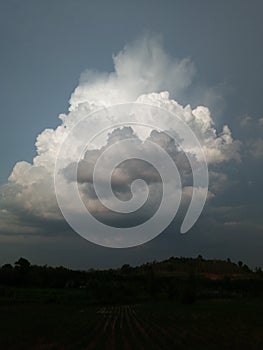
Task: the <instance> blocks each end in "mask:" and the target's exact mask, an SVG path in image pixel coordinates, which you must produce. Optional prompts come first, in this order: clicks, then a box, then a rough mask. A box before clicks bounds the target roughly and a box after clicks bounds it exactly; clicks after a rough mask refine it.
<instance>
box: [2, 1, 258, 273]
mask: <svg viewBox="0 0 263 350" xmlns="http://www.w3.org/2000/svg"><path fill="white" fill-rule="evenodd" d="M262 10H263V5H262V2H261V1H257V0H253V1H244V0H238V1H235V0H230V1H206V0H200V1H193V0H192V1H190V0H188V1H187V0H186V1H168V0H167V1H163V2H162V3H160V2H157V1H112V2H109V1H67V0H64V1H58V0H55V1H49V0H48V1H29V0H28V1H27V0H25V1H23V2H21V1H12V0H10V1H5V0H2V1H1V2H0V26H1V30H0V42H1V58H0V59H1V65H0V70H1V80H0V86H1V97H2V99H1V107H2V111H1V129H0V159H1V167H0V184H1V188H0V264H3V263H6V262H13V261H15V260H16V259H17V258H19V257H20V256H25V257H27V258H28V259H29V260H30V261H31V262H32V263H36V264H46V263H47V264H50V265H65V266H68V267H72V268H89V267H99V268H102V267H114V266H121V265H122V264H124V263H130V264H138V263H142V262H145V261H151V260H154V259H156V260H160V259H164V258H168V257H170V256H197V255H198V254H202V255H203V256H204V257H207V258H228V257H229V258H231V259H232V260H233V261H238V260H242V261H244V262H245V263H247V264H248V265H249V266H261V267H262V266H263V257H262V250H263V220H262V184H263V183H262V181H263V180H262V176H261V173H262V165H263V162H262V160H263V114H262V106H261V100H262V97H261V91H262V81H263V68H262V61H263V45H262V35H263V25H262ZM134 101H137V102H139V103H144V104H151V105H153V106H155V108H164V109H169V111H170V112H172V113H174V114H176V115H178V116H179V118H181V119H182V120H183V121H184V122H186V124H187V125H189V126H190V127H191V129H193V131H194V133H195V134H196V135H197V136H198V138H199V141H200V144H201V146H202V148H203V149H204V151H205V155H206V158H207V163H208V169H209V189H208V196H207V198H208V199H207V202H206V205H205V208H204V210H203V213H202V215H201V216H200V218H199V219H198V220H197V222H196V223H195V225H194V226H193V227H192V228H191V230H190V231H189V232H187V233H186V234H185V235H181V234H180V232H179V228H180V226H181V223H182V221H183V216H184V215H183V213H184V212H186V210H187V206H188V205H189V191H190V192H191V191H193V189H194V188H195V186H194V185H192V183H191V181H192V180H191V178H190V177H189V173H188V172H189V162H190V163H191V159H192V158H193V157H194V156H195V157H197V159H198V161H197V162H196V163H195V165H194V166H195V167H196V168H195V169H198V168H199V167H200V158H198V154H199V153H197V152H196V149H195V148H194V147H193V145H192V144H190V143H186V144H185V148H186V149H187V152H186V156H185V154H183V153H185V152H183V151H182V150H181V149H179V148H178V147H176V145H175V144H174V143H173V142H171V140H170V139H169V135H167V133H162V132H160V131H159V130H157V129H154V130H152V133H150V134H145V133H144V132H142V130H140V129H138V130H137V129H136V128H135V127H134V128H132V127H131V126H126V127H124V128H112V129H111V130H110V131H109V133H108V135H105V139H104V140H103V141H101V140H98V142H97V143H96V147H95V150H86V151H85V152H84V153H83V159H82V161H81V166H80V167H79V169H78V170H79V171H78V179H77V181H76V184H77V185H78V187H79V189H80V192H81V194H82V195H83V198H84V202H85V205H86V206H87V208H89V209H90V210H91V212H92V213H93V215H94V216H95V217H97V218H99V219H100V220H102V221H103V222H105V223H108V224H110V225H113V226H114V225H116V226H118V227H121V228H126V226H129V225H133V227H136V226H134V225H135V224H136V223H140V222H143V220H146V219H148V218H149V217H150V216H151V215H152V214H153V212H154V211H155V210H156V203H157V202H158V200H159V199H158V198H159V197H158V196H160V193H161V187H160V186H159V185H160V179H159V178H158V176H157V175H156V172H155V170H154V169H152V168H151V166H149V165H145V164H142V163H140V162H138V163H135V164H133V163H130V164H129V163H128V162H127V164H123V165H122V166H121V167H119V168H118V172H117V173H116V174H115V178H114V181H115V182H114V186H115V187H114V186H113V190H115V192H116V193H117V194H118V196H119V199H123V200H127V199H129V198H130V194H131V193H130V187H129V186H128V185H129V184H130V182H131V181H133V180H134V179H136V178H138V177H139V178H140V175H141V174H142V173H143V174H144V175H145V174H146V182H147V184H148V185H149V200H148V202H147V203H146V205H145V207H144V208H143V211H142V212H141V213H137V212H136V213H135V214H132V213H129V214H127V215H128V216H125V215H126V214H125V215H124V214H113V213H112V212H111V211H105V210H102V209H101V205H100V204H99V203H98V198H97V196H96V195H94V183H93V182H92V181H91V180H90V177H89V176H88V175H87V173H86V170H85V166H86V167H88V169H90V167H91V168H93V167H94V162H95V161H96V160H97V158H98V157H99V155H100V154H101V153H102V152H103V150H104V149H106V148H107V146H110V145H111V144H112V143H113V142H116V141H117V142H124V141H125V140H128V142H130V144H132V145H134V144H135V146H134V152H137V153H140V154H145V156H147V157H150V159H154V160H156V159H157V156H156V154H157V153H158V152H155V151H149V150H148V148H147V142H154V144H155V145H157V146H160V147H162V149H164V151H165V152H166V153H168V154H169V155H170V156H171V157H172V159H173V160H174V161H175V162H176V164H177V165H179V168H180V169H179V170H180V171H181V173H182V186H183V191H182V205H181V211H182V213H179V215H178V216H176V218H175V219H174V220H173V221H171V223H170V224H169V225H168V227H167V228H166V229H165V230H164V232H163V233H162V234H161V235H159V236H158V237H156V238H154V239H152V240H151V241H149V242H147V243H144V244H141V245H138V246H136V247H133V248H123V249H114V248H107V247H102V246H99V245H96V244H94V243H90V242H88V241H87V240H85V239H83V237H81V236H80V235H78V234H77V233H76V232H74V230H72V228H70V226H69V225H68V223H67V222H66V220H65V219H64V218H63V217H62V216H61V213H60V210H59V208H58V206H57V199H56V196H55V191H54V188H53V180H54V164H55V160H56V154H57V152H58V149H59V146H60V145H61V144H62V143H63V140H64V137H66V136H67V135H68V134H67V132H68V130H70V129H71V128H73V126H74V125H75V124H76V123H77V122H78V121H79V120H80V119H81V118H82V117H85V116H86V115H87V114H89V113H94V112H95V111H96V110H98V108H101V107H104V108H105V106H106V107H107V108H111V107H110V106H111V105H114V104H116V103H130V102H134ZM110 110H111V109H110ZM115 112H116V111H115ZM126 112H127V111H125V113H126ZM144 112H145V111H144ZM116 113H117V112H116ZM125 113H124V114H125ZM127 113H128V112H127ZM158 113H159V112H158ZM146 114H147V113H146V112H145V113H144V115H146ZM166 117H167V118H166ZM96 118H97V119H96ZM95 119H96V120H95V122H94V125H93V126H92V125H88V126H86V127H87V128H88V129H89V132H91V134H92V133H94V132H95V127H96V128H97V129H102V128H103V126H104V119H103V116H102V115H98V114H97V115H96V114H95ZM160 119H161V120H162V121H163V124H161V125H159V124H158V123H160ZM120 120H121V116H119V119H118V118H117V121H118V122H119V121H120ZM151 120H152V119H151ZM136 121H137V122H149V119H147V117H146V116H144V117H143V118H141V119H140V118H139V116H138V118H137V119H136ZM100 123H101V124H100ZM155 123H157V124H158V125H159V126H161V128H162V129H163V130H165V131H167V130H168V129H169V128H170V129H171V130H174V131H176V130H175V129H176V128H175V127H174V123H175V121H174V120H173V119H171V117H170V116H169V117H168V116H166V115H163V116H162V118H159V119H158V122H157V121H155ZM84 126H85V125H84ZM97 129H96V130H97ZM65 130H66V131H65ZM65 135H66V136H65ZM85 135H86V134H85ZM78 141H79V138H78V137H77V138H74V137H72V139H71V145H72V144H74V146H75V145H77V142H78ZM130 147H131V146H129V147H128V148H129V149H130ZM71 148H72V147H71ZM71 148H70V149H71ZM121 150H122V152H120V153H121V155H120V156H125V155H127V152H128V151H127V149H125V147H123V148H122V149H121ZM115 154H116V153H115ZM118 154H119V153H118ZM153 154H154V155H155V157H154V156H153ZM187 155H188V156H187ZM70 156H72V157H70ZM70 156H69V155H68V159H67V163H65V164H64V163H63V164H62V165H61V166H62V170H63V171H62V173H63V174H64V175H63V176H64V178H63V179H61V181H62V180H63V181H64V183H65V184H67V183H71V184H72V183H73V181H72V179H71V175H72V174H71V169H72V167H74V157H73V154H71V155H70ZM191 157H192V158H191ZM112 158H114V157H113V156H112ZM187 158H188V160H187ZM189 159H190V160H189ZM190 165H191V164H190ZM82 166H83V168H82ZM82 169H84V170H85V171H84V170H83V174H82V172H81V171H82ZM134 169H136V171H134ZM101 174H102V175H103V176H104V175H105V174H103V171H101ZM169 174H170V173H169V172H168V171H166V172H165V173H164V176H168V177H169ZM102 175H101V178H100V184H103V185H104V184H105V181H106V179H105V178H104V177H103V176H102ZM170 179H171V180H173V179H174V177H173V176H170ZM124 180H125V181H127V182H128V185H127V183H126V182H125V181H124ZM65 186H66V185H65ZM101 186H102V185H101ZM169 186H172V184H169ZM169 186H168V188H169ZM102 188H104V187H103V186H102ZM61 191H64V187H63V188H62V189H61ZM138 191H139V192H138V193H142V192H143V191H142V189H141V187H139V188H138ZM135 192H136V191H135ZM170 192H171V191H170ZM63 193H64V192H63ZM175 194H176V191H175V192H174V196H175V197H176V195H175ZM190 194H191V193H190ZM135 197H136V196H135ZM157 197H158V198H157ZM175 197H173V196H171V197H169V201H171V202H168V203H173V202H172V201H173V200H174V199H175ZM138 198H139V197H138ZM176 198H177V197H176ZM139 199H140V198H139ZM66 202H67V203H69V202H70V200H68V201H66ZM108 202H109V203H111V204H112V203H114V202H113V196H111V197H110V198H109V200H108ZM71 209H72V208H71ZM66 210H70V208H69V207H68V208H65V211H66ZM137 214H138V215H137ZM80 222H81V221H80ZM152 228H153V226H152V227H151V229H152ZM93 231H94V230H91V229H90V230H89V232H88V235H89V238H91V240H92V239H93V242H96V240H97V242H98V238H97V237H98V235H97V236H96V234H95V237H94V236H93V235H94V232H93ZM95 231H96V230H95ZM148 232H149V234H150V235H152V236H151V237H150V238H153V237H154V233H153V231H151V230H150V231H148ZM137 234H140V230H137ZM92 237H93V238H92ZM147 238H149V237H148V236H147ZM150 238H149V239H150ZM108 246H110V243H108Z"/></svg>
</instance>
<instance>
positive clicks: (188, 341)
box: [0, 256, 263, 350]
mask: <svg viewBox="0 0 263 350" xmlns="http://www.w3.org/2000/svg"><path fill="white" fill-rule="evenodd" d="M262 320H263V273H262V270H261V269H256V270H255V271H252V270H251V269H249V268H248V267H247V266H246V265H244V264H243V263H242V262H238V264H236V263H233V262H231V261H230V260H228V261H220V260H205V259H203V258H202V257H201V256H199V257H197V258H196V259H193V258H173V257H171V258H170V259H168V260H165V261H162V262H155V261H154V262H151V263H146V264H144V265H141V266H137V267H131V266H129V265H127V264H126V265H123V266H122V267H121V268H118V269H110V270H93V269H91V270H87V271H73V270H69V269H66V268H64V267H56V268H53V267H48V266H46V265H45V266H37V265H31V264H30V262H29V261H27V260H26V259H24V258H20V259H19V260H18V261H17V262H15V264H14V265H11V264H5V265H3V266H2V267H1V268H0V349H4V350H38V349H39V350H47V349H54V350H75V349H76V350H82V349H83V350H85V349H94V350H96V349H97V350H100V349H101V350H104V349H105V350H115V349H116V350H118V349H120V350H123V349H124V350H133V349H136V350H137V349H138V350H144V349H147V350H173V349H197V350H199V349H200V350H203V349H208V350H209V349H218V350H219V349H220V350H221V349H231V350H234V349H238V350H239V349H246V350H249V349H255V350H256V349H258V350H262V349H263V321H262Z"/></svg>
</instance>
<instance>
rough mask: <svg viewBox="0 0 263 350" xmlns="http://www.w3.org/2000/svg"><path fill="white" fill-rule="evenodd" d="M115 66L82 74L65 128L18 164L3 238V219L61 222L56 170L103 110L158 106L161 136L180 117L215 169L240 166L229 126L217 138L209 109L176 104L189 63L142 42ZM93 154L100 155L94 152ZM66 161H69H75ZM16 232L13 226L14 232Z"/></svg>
mask: <svg viewBox="0 0 263 350" xmlns="http://www.w3.org/2000/svg"><path fill="white" fill-rule="evenodd" d="M113 62H114V71H113V72H111V73H100V72H94V71H90V70H88V71H86V72H84V73H83V74H82V76H81V79H80V84H79V86H78V87H77V88H76V89H75V91H74V92H73V94H72V96H71V99H70V108H69V113H68V114H62V115H60V116H59V118H60V119H61V125H60V126H58V127H57V128H56V129H55V130H52V129H46V130H45V131H43V132H42V133H41V134H40V135H39V136H38V137H37V140H36V149H37V156H36V157H35V158H34V160H33V163H32V164H30V163H27V162H19V163H17V164H16V165H15V167H14V169H13V171H12V173H11V175H10V177H9V181H8V183H7V184H6V185H4V186H2V188H1V190H0V195H1V199H2V204H1V207H2V209H3V210H4V211H1V212H0V219H1V224H0V232H3V231H4V230H6V225H5V222H6V219H5V220H3V218H7V216H8V217H11V216H13V217H14V218H16V219H15V220H16V222H17V220H21V221H23V220H26V218H27V217H29V216H32V217H34V218H41V219H42V220H60V219H61V214H60V212H59V210H58V207H57V203H56V198H55V194H54V184H53V176H54V166H55V162H56V157H57V154H58V152H59V148H60V146H61V144H62V142H63V140H64V139H65V138H66V137H67V135H68V134H69V132H70V130H71V129H72V127H73V126H74V125H76V123H77V122H78V121H79V120H80V119H82V118H83V117H86V116H87V115H89V114H90V113H92V112H94V111H96V110H98V109H99V108H101V107H105V106H111V105H114V104H116V103H117V104H119V103H125V102H131V101H136V102H138V103H146V104H152V105H154V106H159V107H161V108H163V109H165V110H168V111H169V112H171V117H169V118H167V119H165V120H162V121H161V122H162V125H163V130H174V131H175V132H176V127H175V124H176V121H175V119H174V118H172V114H175V115H177V116H178V117H179V118H180V119H181V120H183V121H184V122H185V123H186V124H187V125H189V127H190V128H192V130H193V132H194V133H195V134H196V136H197V137H198V138H199V141H200V143H201V145H202V146H203V148H204V151H205V154H206V156H207V160H208V162H209V163H210V164H211V165H213V164H218V163H221V162H224V161H229V160H237V161H239V160H240V154H239V149H240V143H239V142H238V141H234V140H233V138H232V136H231V131H230V129H229V127H228V126H224V128H223V130H222V131H219V132H218V131H217V130H216V127H215V125H214V122H213V119H212V116H211V114H210V111H209V109H208V108H206V107H203V106H198V107H196V108H194V109H192V108H191V106H190V105H187V106H185V107H183V106H182V105H180V104H179V103H178V102H176V101H175V100H174V99H173V98H175V97H176V98H180V96H181V95H182V93H183V92H184V91H185V89H186V88H188V87H189V86H190V85H191V83H192V79H193V76H194V73H195V68H194V65H193V63H192V62H191V61H190V59H189V58H185V59H182V60H179V59H176V58H174V57H171V56H170V55H169V54H167V53H166V52H165V51H164V49H163V47H162V44H161V41H160V40H159V39H158V38H150V37H144V38H143V39H142V40H138V41H136V42H134V43H133V44H131V45H127V46H125V48H124V49H123V50H122V51H120V52H119V53H118V54H117V55H114V56H113ZM170 96H171V97H170ZM210 98H211V96H210ZM138 118H140V119H137V121H138V122H144V123H147V122H148V123H150V121H151V116H150V115H143V116H140V117H138ZM98 123H101V127H102V128H103V120H101V121H98ZM90 128H92V125H90ZM134 130H135V131H136V133H137V134H138V137H139V138H140V139H141V140H144V139H145V138H147V137H149V136H150V135H143V134H142V133H141V131H140V129H136V128H134ZM155 136H156V137H157V136H158V137H159V141H158V142H162V143H163V145H165V147H167V144H165V143H166V142H167V140H166V139H165V137H160V134H158V135H157V134H156V135H155ZM111 137H112V139H111V142H113V141H114V137H118V135H117V134H116V131H115V134H114V133H113V134H111ZM102 145H103V144H101V145H100V146H102ZM260 145H261V143H260ZM78 146H79V144H78V135H76V144H75V147H78ZM186 146H187V147H186V148H187V151H188V152H189V153H192V154H193V155H195V156H196V157H197V158H198V150H197V149H194V148H193V145H192V144H191V143H189V144H187V145H186ZM260 147H261V146H260ZM94 152H95V153H96V150H95V151H94ZM95 153H93V156H94V154H95ZM95 155H96V154H95ZM68 156H69V158H70V156H71V155H70V154H68ZM90 157H92V155H91V153H90ZM72 161H74V159H72ZM88 161H91V162H92V161H93V160H92V159H88ZM124 175H125V174H124V173H118V174H116V181H117V178H118V181H120V182H121V181H123V179H125V176H124ZM120 178H121V179H120ZM187 193H189V191H188V192H187ZM211 196H212V195H211ZM88 200H90V201H93V204H94V207H96V208H98V210H99V209H100V206H99V204H97V203H95V202H94V198H92V196H91V197H90V198H88ZM3 222H4V224H3ZM18 226H19V225H18ZM18 226H17V225H16V224H15V227H16V228H17V227H18ZM25 227H26V226H24V228H25ZM23 230H24V229H23Z"/></svg>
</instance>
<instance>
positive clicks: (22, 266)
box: [15, 258, 31, 271]
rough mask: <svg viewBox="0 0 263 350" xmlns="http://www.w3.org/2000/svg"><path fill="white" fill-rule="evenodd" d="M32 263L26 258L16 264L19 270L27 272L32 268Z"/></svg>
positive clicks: (20, 259)
mask: <svg viewBox="0 0 263 350" xmlns="http://www.w3.org/2000/svg"><path fill="white" fill-rule="evenodd" d="M30 265H31V264H30V262H29V261H28V260H27V259H25V258H19V259H18V260H17V261H16V262H15V266H16V267H18V268H19V269H21V270H23V271H26V270H28V269H29V267H30Z"/></svg>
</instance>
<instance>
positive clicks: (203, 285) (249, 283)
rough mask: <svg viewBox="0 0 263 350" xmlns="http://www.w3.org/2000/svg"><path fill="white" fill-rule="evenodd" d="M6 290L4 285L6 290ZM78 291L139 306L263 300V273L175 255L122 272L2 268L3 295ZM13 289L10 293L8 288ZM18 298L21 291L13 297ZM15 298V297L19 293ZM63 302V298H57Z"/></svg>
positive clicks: (21, 264) (90, 298) (23, 262)
mask: <svg viewBox="0 0 263 350" xmlns="http://www.w3.org/2000/svg"><path fill="white" fill-rule="evenodd" d="M1 286H2V287H1ZM17 287H19V288H20V289H29V290H30V289H31V290H32V289H53V290H55V289H60V290H63V291H66V293H68V292H67V291H77V294H75V296H77V295H78V297H81V298H82V299H83V300H84V299H85V300H86V301H87V302H89V303H104V302H106V303H116V302H139V301H144V300H149V299H174V300H180V301H182V302H185V303H191V302H193V301H195V300H196V299H198V298H222V297H246V296H247V297H258V296H260V297H261V296H263V273H262V271H261V269H256V271H252V270H251V269H249V267H248V266H247V265H245V264H243V262H241V261H239V262H238V263H237V264H236V263H233V262H231V261H230V259H228V260H226V261H224V260H205V259H203V258H202V256H200V255H199V256H198V257H197V258H184V257H181V258H178V257H171V258H169V259H167V260H164V261H161V262H157V261H153V262H150V263H146V264H143V265H141V266H136V267H132V266H130V265H128V264H125V265H123V266H122V267H121V268H118V269H108V270H94V269H90V270H88V271H74V270H70V269H67V268H65V267H49V266H46V265H45V266H37V265H32V264H31V263H30V262H29V261H28V260H27V259H25V258H20V259H19V260H18V261H16V262H15V264H14V265H11V264H5V265H3V266H2V267H1V268H0V296H1V294H2V296H3V295H7V294H8V293H9V295H11V294H12V293H11V294H10V288H11V289H12V290H14V289H17ZM8 288H9V289H8ZM13 294H14V295H17V293H13ZM13 294H12V295H13ZM56 300H57V299H56Z"/></svg>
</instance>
